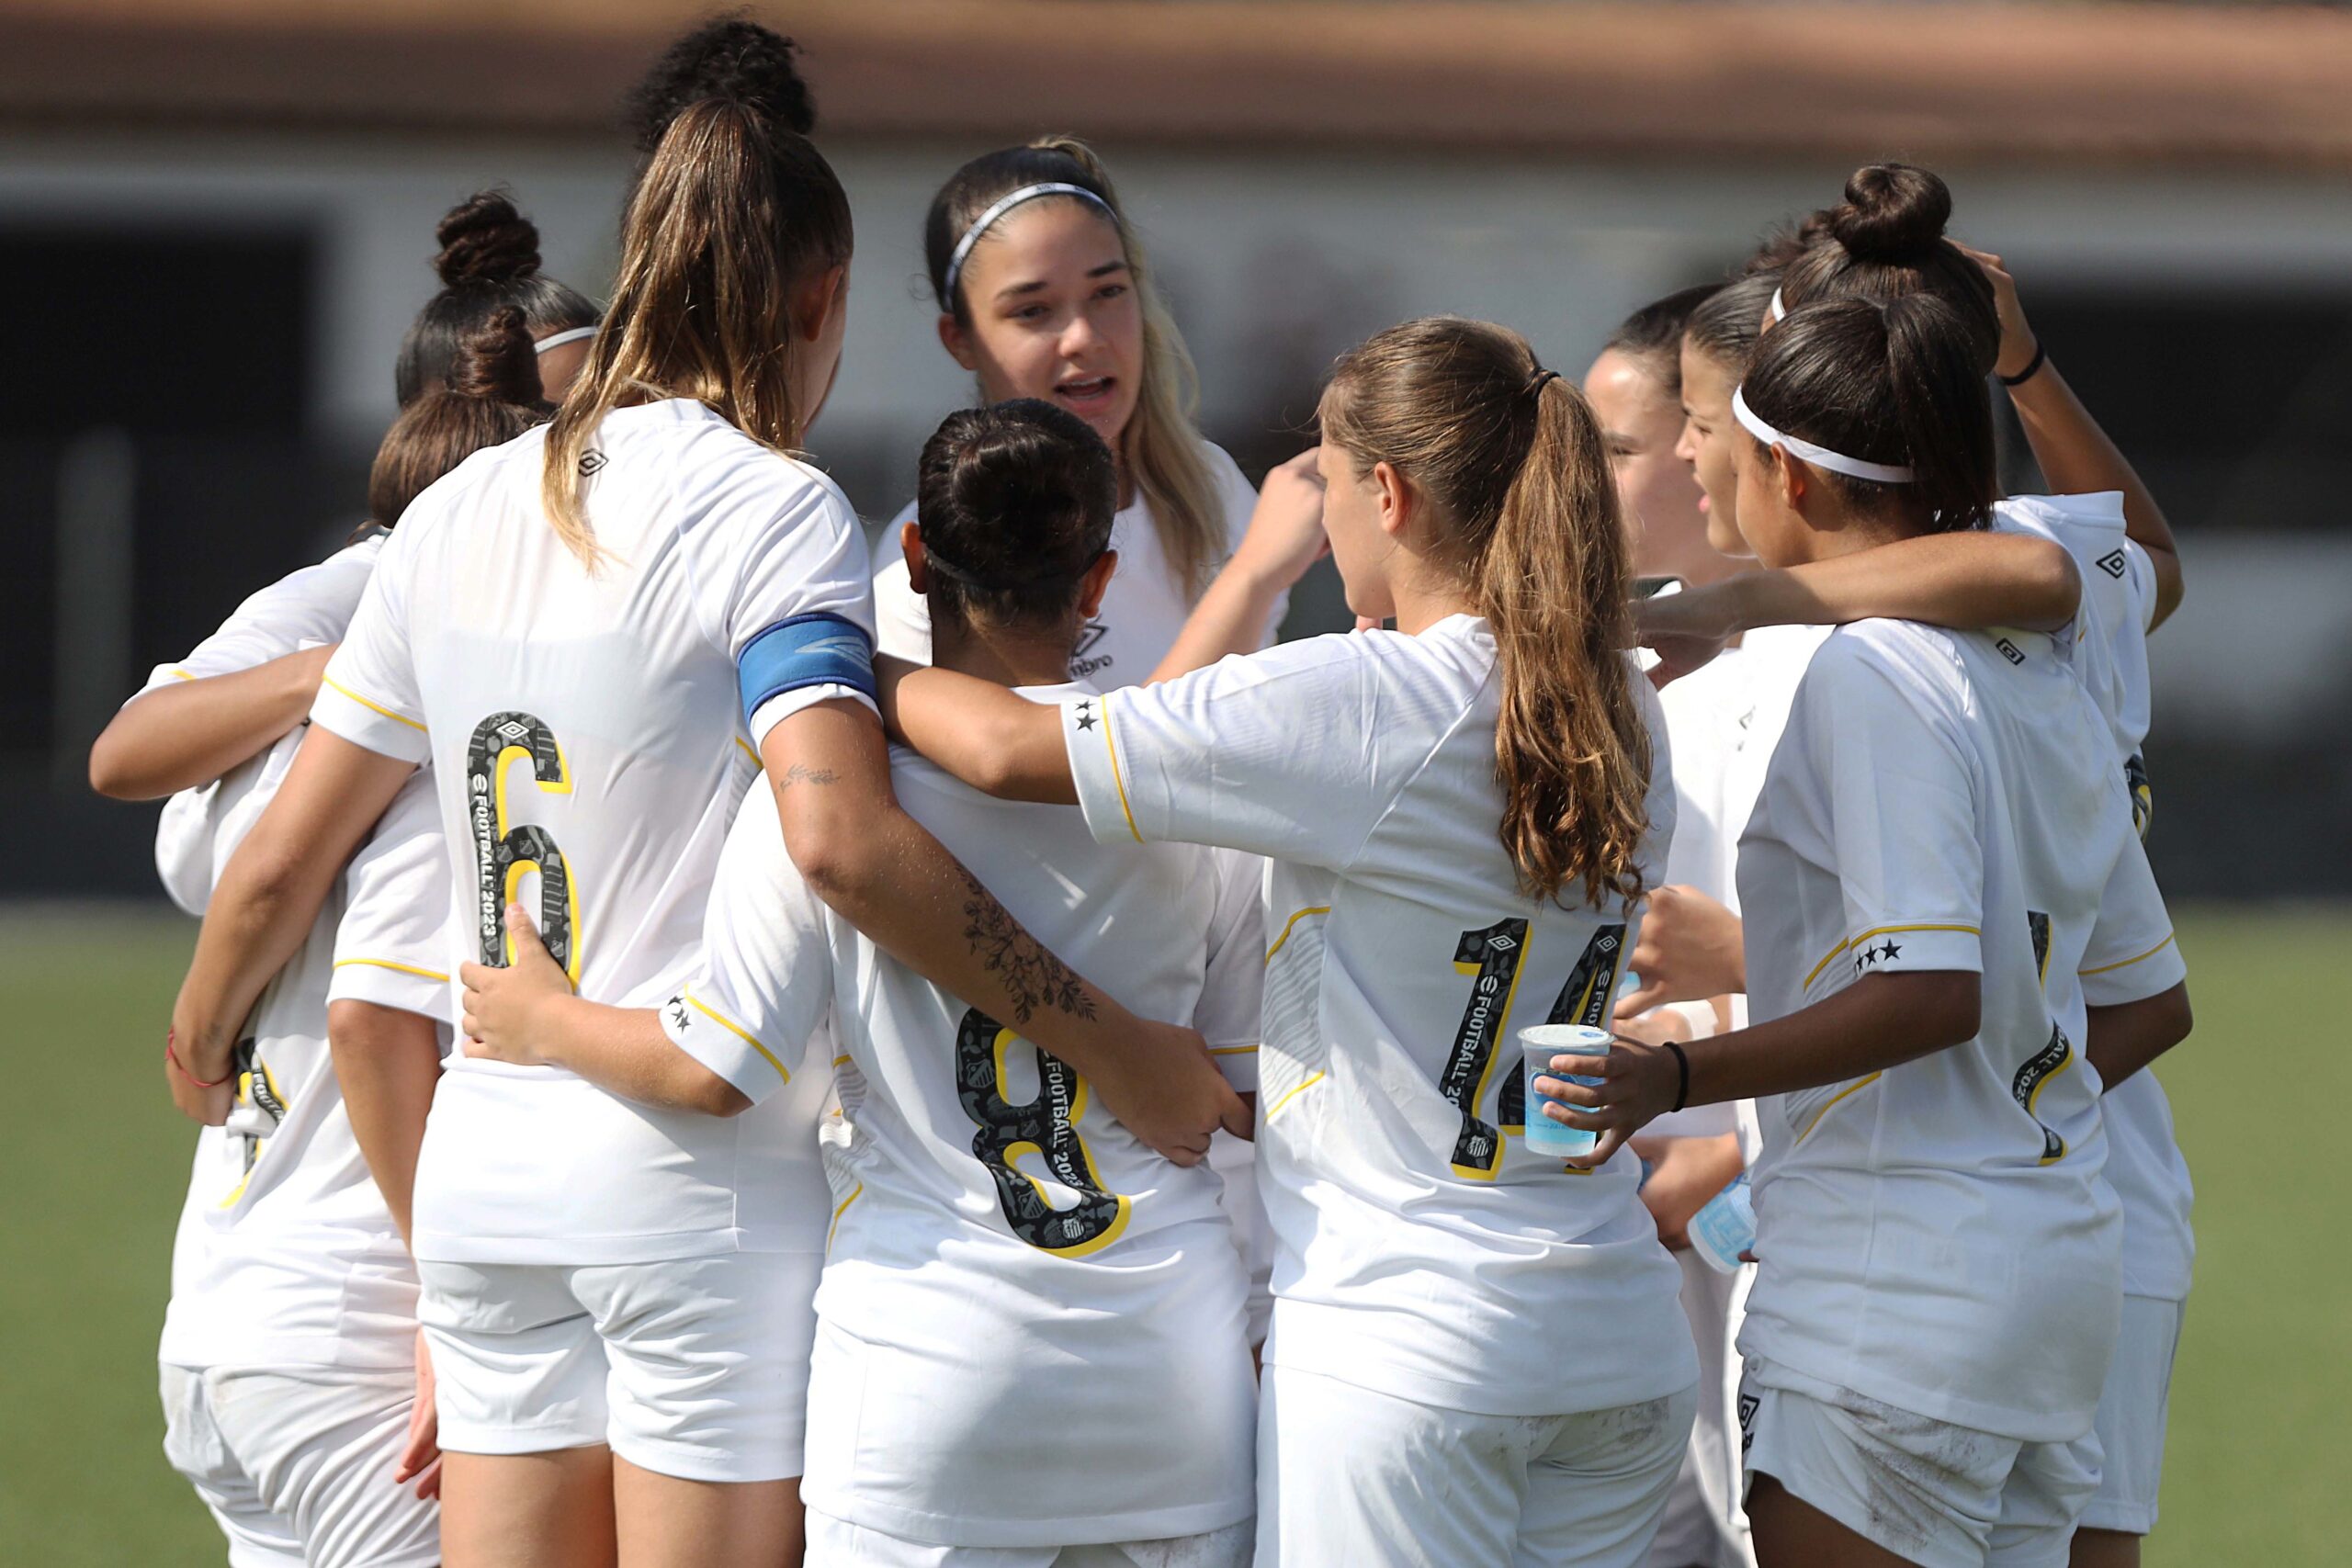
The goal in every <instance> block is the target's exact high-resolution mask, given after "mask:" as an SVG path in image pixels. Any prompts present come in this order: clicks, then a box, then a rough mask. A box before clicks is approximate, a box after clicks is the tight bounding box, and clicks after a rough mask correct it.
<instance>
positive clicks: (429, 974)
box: [334, 958, 449, 986]
mask: <svg viewBox="0 0 2352 1568" xmlns="http://www.w3.org/2000/svg"><path fill="white" fill-rule="evenodd" d="M352 964H367V965H368V967H369V968H372V969H397V970H399V971H400V972H401V974H403V975H414V976H418V977H419V978H421V979H426V980H438V981H440V982H441V983H442V984H443V985H445V986H446V985H447V984H448V983H449V976H447V975H444V974H442V973H441V972H440V971H439V970H437V969H419V968H418V967H417V966H416V965H415V964H395V963H393V962H392V961H391V960H390V959H389V958H338V959H336V960H335V961H334V966H335V967H336V968H338V969H345V968H348V967H350V966H351V965H352Z"/></svg>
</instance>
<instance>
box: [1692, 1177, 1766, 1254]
mask: <svg viewBox="0 0 2352 1568" xmlns="http://www.w3.org/2000/svg"><path fill="white" fill-rule="evenodd" d="M1690 1236H1691V1251H1693V1252H1695V1253H1697V1254H1698V1255H1699V1256H1700V1258H1702V1259H1703V1260H1704V1261H1705V1263H1706V1265H1707V1267H1708V1268H1710V1269H1713V1270H1714V1271H1715V1272H1716V1273H1718V1274H1730V1273H1734V1272H1736V1271H1737V1269H1738V1268H1739V1261H1740V1259H1739V1255H1740V1254H1741V1253H1743V1252H1746V1251H1748V1250H1749V1249H1751V1248H1752V1247H1755V1245H1756V1204H1755V1201H1754V1200H1753V1199H1752V1198H1750V1196H1749V1195H1748V1190H1747V1172H1746V1171H1744V1170H1743V1171H1741V1172H1740V1173H1739V1176H1738V1177H1737V1179H1735V1180H1734V1181H1733V1182H1732V1184H1731V1185H1730V1186H1728V1187H1726V1188H1724V1190H1722V1191H1720V1192H1718V1193H1716V1194H1715V1195H1714V1196H1713V1198H1710V1199H1708V1200H1707V1206H1706V1207H1705V1208H1703V1209H1701V1210H1700V1211H1699V1212H1698V1213H1695V1214H1693V1215H1691V1228H1690Z"/></svg>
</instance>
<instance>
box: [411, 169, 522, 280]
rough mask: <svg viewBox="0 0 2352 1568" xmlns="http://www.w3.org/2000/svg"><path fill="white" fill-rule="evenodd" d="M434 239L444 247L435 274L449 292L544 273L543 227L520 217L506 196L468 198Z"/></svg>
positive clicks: (443, 222) (493, 192)
mask: <svg viewBox="0 0 2352 1568" xmlns="http://www.w3.org/2000/svg"><path fill="white" fill-rule="evenodd" d="M433 237H434V238H435V239H436V240H438V241H440V242H441V254H439V255H437V256H435V257H434V258H433V269H434V270H435V272H437V273H439V274H440V275H441V286H442V287H443V288H463V287H465V286H466V285H468V284H473V283H513V282H516V281H518V280H520V279H522V278H526V277H530V276H535V275H537V272H538V270H539V229H538V225H537V224H536V223H534V222H532V221H531V220H529V219H527V218H526V217H524V216H523V215H522V214H521V213H520V212H518V211H516V210H515V203H514V201H513V200H512V199H511V198H509V197H507V195H506V193H505V192H503V191H497V190H485V191H477V192H475V193H474V194H473V195H472V196H469V197H467V198H466V199H465V200H463V201H461V202H459V203H458V205H457V206H455V207H453V208H451V209H449V211H448V215H447V217H445V218H443V219H442V220H441V226H440V227H439V228H438V229H435V231H433Z"/></svg>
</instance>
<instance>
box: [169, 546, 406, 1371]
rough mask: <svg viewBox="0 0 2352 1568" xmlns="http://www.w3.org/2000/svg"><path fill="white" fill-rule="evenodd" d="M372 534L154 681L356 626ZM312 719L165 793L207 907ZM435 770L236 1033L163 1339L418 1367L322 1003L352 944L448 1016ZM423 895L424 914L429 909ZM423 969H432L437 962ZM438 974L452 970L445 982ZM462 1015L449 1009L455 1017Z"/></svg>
mask: <svg viewBox="0 0 2352 1568" xmlns="http://www.w3.org/2000/svg"><path fill="white" fill-rule="evenodd" d="M380 543H381V541H380V536H379V537H376V538H371V539H368V540H366V541H363V542H362V543H361V544H358V545H356V546H353V547H350V548H348V549H346V550H344V551H342V552H340V553H338V554H337V555H335V556H334V557H332V558H329V559H328V560H327V561H324V562H322V563H321V564H320V565H318V566H315V567H310V568H305V569H304V570H300V571H298V572H295V573H293V574H291V575H289V576H288V577H287V578H285V579H283V580H281V581H278V582H277V583H275V584H273V585H271V586H270V587H269V588H266V589H264V590H263V591H262V592H259V593H256V594H254V596H253V597H252V598H250V599H248V600H247V601H245V603H244V604H243V605H241V606H240V607H239V608H238V610H237V612H236V614H235V615H232V616H231V617H230V619H229V620H228V621H227V622H226V623H224V625H223V626H222V627H221V629H220V632H219V633H217V634H215V635H214V636H213V637H209V638H208V639H206V641H205V642H204V643H203V645H202V646H200V647H199V648H198V649H197V650H196V651H195V652H194V653H192V654H190V655H189V656H188V658H187V659H186V660H183V661H181V662H180V663H179V664H177V665H166V666H164V667H163V668H162V669H159V670H158V671H156V676H155V680H154V681H153V682H151V686H152V685H153V684H158V683H163V682H171V681H175V680H179V679H201V678H204V677H209V676H213V675H220V674H227V673H230V672H232V671H237V670H242V669H247V668H250V667H252V666H254V665H255V664H259V663H263V662H265V661H266V660H272V659H277V658H281V657H283V656H285V655H287V654H290V653H294V652H297V651H299V650H300V649H302V648H308V647H316V646H319V645H321V644H322V643H326V642H332V641H334V640H337V639H338V638H340V637H342V635H343V631H344V626H345V623H346V622H347V621H348V619H349V617H350V615H351V612H352V609H353V607H354V606H355V605H356V604H357V602H358V600H359V597H360V591H361V589H362V588H363V587H364V586H365V583H366V581H367V577H368V571H369V570H370V569H371V568H372V566H373V564H374V560H375V558H376V554H377V551H378V550H379V547H380ZM300 741H301V730H300V728H299V727H298V728H297V729H296V730H295V731H294V732H293V733H291V734H288V735H287V736H285V737H283V738H282V739H279V740H278V741H277V743H276V744H275V745H273V746H272V747H270V748H269V749H268V750H265V751H263V752H262V753H260V754H259V755H258V756H255V757H254V758H252V759H250V760H248V761H245V762H244V763H243V764H241V765H240V766H239V767H237V768H235V769H232V771H231V772H230V773H228V774H227V775H226V776H224V777H223V778H221V779H220V780H217V781H215V782H214V783H212V784H208V785H206V786H205V787H203V788H202V789H197V790H188V791H184V792H182V793H181V794H180V795H175V796H174V797H173V800H172V802H171V804H170V805H169V806H168V807H166V810H165V814H164V821H163V824H162V827H161V829H159V832H158V835H157V863H158V867H159V869H160V870H161V871H162V872H163V874H164V882H165V885H166V886H170V887H173V888H175V889H177V890H186V891H187V892H188V893H192V894H193V897H183V898H182V901H183V902H184V903H191V904H192V905H193V911H192V912H200V911H201V909H202V908H203V906H204V904H205V902H206V901H207V900H209V897H210V892H211V888H212V886H213V884H214V882H215V881H216V880H217V879H218V877H219V875H220V872H221V870H222V869H224V868H225V867H226V865H227V863H228V861H229V858H230V856H231V855H232V854H233V853H234V852H235V851H236V848H237V846H238V844H239V843H241V842H242V841H243V838H244V835H245V833H246V832H247V830H249V829H251V828H252V826H253V824H254V822H255V821H256V820H258V819H259V818H260V816H261V813H262V811H263V809H264V808H265V807H266V806H267V805H268V803H269V801H270V800H271V798H273V797H274V796H275V795H276V794H277V787H278V785H279V784H280V783H281V782H282V781H283V780H284V778H285V774H286V770H287V768H288V766H289V765H290V764H291V762H292V761H293V756H294V752H295V750H296V749H297V748H298V747H299V746H300ZM446 863H447V860H446V855H445V854H444V852H443V849H442V844H441V831H440V824H439V821H438V819H437V816H436V813H435V810H434V806H433V800H432V793H431V789H430V786H429V784H428V783H427V782H426V780H425V779H424V777H423V776H421V775H420V776H419V777H418V778H416V779H413V780H411V781H410V783H409V784H408V786H407V787H406V788H404V789H403V790H402V792H401V795H399V796H398V797H397V798H396V799H395V800H394V802H393V803H392V805H391V807H390V808H389V809H388V810H387V811H386V812H385V814H384V817H383V819H382V820H381V821H380V822H379V823H378V825H377V827H376V829H375V831H374V832H373V834H372V835H371V836H370V837H369V840H368V842H367V843H366V844H364V845H363V846H362V847H361V849H360V851H359V852H358V854H357V855H356V857H355V858H354V860H353V862H352V863H351V865H350V867H349V868H348V869H347V870H346V872H345V875H344V876H343V878H341V879H340V880H339V881H338V883H337V884H336V886H335V888H334V891H333V892H332V893H331V894H330V896H329V897H328V901H327V905H326V907H325V908H324V909H322V911H321V914H320V917H319V919H318V920H317V921H316V922H315V923H314V924H313V926H312V928H311V933H310V936H309V937H308V939H307V940H306V941H305V942H304V943H303V946H302V948H301V949H300V952H298V953H296V954H295V956H294V958H293V959H292V960H291V961H290V962H289V963H288V964H287V965H286V966H285V967H284V968H283V969H281V970H280V971H279V972H278V974H277V976H275V977H274V978H273V979H272V980H271V982H270V984H269V986H268V987H267V988H266V990H265V991H264V992H263V993H262V996H261V998H260V1000H259V1001H258V1002H257V1003H256V1004H255V1006H254V1010H253V1014H252V1016H251V1018H250V1019H248V1021H247V1022H246V1027H245V1030H244V1032H243V1038H242V1039H241V1040H240V1042H239V1043H238V1045H237V1048H236V1052H235V1066H236V1068H237V1100H236V1103H235V1106H234V1108H233V1110H232V1113H231V1116H230V1119H229V1122H228V1124H227V1125H225V1126H222V1127H218V1128H211V1127H208V1128H206V1129H204V1131H203V1132H202V1133H201V1134H198V1149H197V1155H196V1160H195V1164H194V1168H193V1169H192V1171H191V1173H190V1181H189V1190H188V1199H187V1206H186V1208H185V1210H184V1211H183V1213H182V1220H181V1227H180V1234H179V1239H178V1243H177V1245H176V1246H175V1253H174V1258H173V1299H172V1303H171V1305H170V1307H169V1309H168V1311H167V1313H166V1314H165V1319H164V1340H163V1344H162V1347H161V1352H160V1353H161V1355H162V1357H163V1359H164V1360H166V1361H169V1362H172V1363H174V1364H176V1365H182V1366H191V1367H212V1366H235V1365H310V1366H324V1365H333V1366H346V1367H405V1366H406V1365H408V1363H409V1361H410V1359H411V1356H412V1353H413V1352H412V1341H413V1336H414V1334H415V1327H416V1324H415V1302H416V1277H415V1273H414V1271H413V1269H411V1267H410V1265H409V1261H408V1256H407V1253H406V1250H405V1249H404V1247H402V1245H401V1239H400V1236H399V1235H398V1234H397V1232H396V1231H395V1230H394V1228H393V1225H392V1219H391V1214H390V1211H389V1210H387V1209H386V1208H385V1206H384V1201H383V1197H382V1195H381V1194H380V1193H379V1191H378V1190H377V1189H376V1185H375V1182H374V1180H373V1179H371V1178H370V1177H369V1175H368V1168H367V1164H366V1162H365V1160H364V1159H363V1158H362V1157H361V1156H360V1153H359V1147H358V1144H357V1142H356V1139H355V1138H354V1137H353V1135H352V1132H351V1124H350V1121H349V1118H348V1116H347V1115H346V1113H345V1109H344V1105H343V1098H342V1095H341V1093H340V1091H339V1089H338V1088H337V1086H336V1083H335V1079H334V1066H333V1063H332V1061H331V1060H330V1058H329V1055H328V1051H327V1043H326V1010H327V1003H328V1001H329V1000H330V999H331V998H333V997H334V996H340V995H344V994H347V987H345V986H344V985H343V984H341V977H342V976H343V975H344V973H345V967H344V964H345V959H346V958H347V957H348V958H356V957H358V956H359V955H362V954H364V955H366V959H367V963H368V966H369V967H370V968H371V969H372V970H373V972H375V973H377V974H379V975H380V976H383V977H384V978H385V979H386V980H387V981H389V982H390V984H385V985H380V986H378V987H375V989H374V991H373V993H372V995H371V999H376V1000H379V1001H382V1002H383V1003H385V1005H388V1006H392V1007H399V1008H403V1009H406V1010H412V1011H419V1012H423V1013H425V1014H426V1015H427V1016H429V1017H432V1018H434V1019H435V1020H436V1021H441V1022H442V1023H443V1024H444V1025H445V1026H446V1023H447V1010H448V989H447V973H446V968H447V956H446V954H447V947H448V942H449V937H448V934H447V918H446V913H445V911H446V907H447V896H446V891H445V889H446V885H447V876H448V874H447V870H446V869H445V867H446ZM420 910H421V911H424V913H423V914H422V915H420V913H419V911H420ZM424 976H430V978H429V979H428V978H424ZM435 982H437V984H436V983H435ZM445 1034H446V1028H445Z"/></svg>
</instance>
